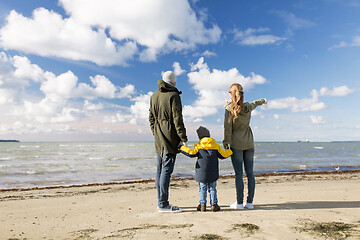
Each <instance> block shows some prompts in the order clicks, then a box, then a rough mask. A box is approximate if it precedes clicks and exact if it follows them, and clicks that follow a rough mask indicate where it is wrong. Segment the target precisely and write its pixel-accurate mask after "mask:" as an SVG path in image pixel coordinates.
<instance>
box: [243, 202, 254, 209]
mask: <svg viewBox="0 0 360 240" xmlns="http://www.w3.org/2000/svg"><path fill="white" fill-rule="evenodd" d="M244 208H247V209H254V205H253V204H252V203H246V204H245V205H244Z"/></svg>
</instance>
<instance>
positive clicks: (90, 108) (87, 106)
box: [84, 100, 104, 111]
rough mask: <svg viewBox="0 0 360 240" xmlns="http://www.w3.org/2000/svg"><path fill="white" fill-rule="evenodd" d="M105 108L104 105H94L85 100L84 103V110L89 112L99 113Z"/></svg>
mask: <svg viewBox="0 0 360 240" xmlns="http://www.w3.org/2000/svg"><path fill="white" fill-rule="evenodd" d="M103 108H104V105H103V104H102V103H98V104H94V103H91V102H89V101H88V100H85V102H84V109H85V110H88V111H97V110H102V109H103Z"/></svg>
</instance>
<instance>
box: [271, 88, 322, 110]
mask: <svg viewBox="0 0 360 240" xmlns="http://www.w3.org/2000/svg"><path fill="white" fill-rule="evenodd" d="M311 95H312V97H311V98H304V99H297V98H296V97H287V98H279V99H273V100H270V101H268V104H267V105H266V108H267V109H290V110H291V111H292V112H306V111H319V110H322V109H324V108H325V107H326V106H325V104H324V103H323V102H319V99H318V95H319V94H318V92H317V91H316V90H312V92H311Z"/></svg>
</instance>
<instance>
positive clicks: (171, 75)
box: [162, 71, 176, 87]
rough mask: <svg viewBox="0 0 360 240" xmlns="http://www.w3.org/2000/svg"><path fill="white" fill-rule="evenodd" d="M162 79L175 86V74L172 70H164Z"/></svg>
mask: <svg viewBox="0 0 360 240" xmlns="http://www.w3.org/2000/svg"><path fill="white" fill-rule="evenodd" d="M162 80H163V81H164V82H166V83H169V84H171V85H173V86H174V87H175V86H176V76H175V74H174V73H173V72H172V71H167V72H164V74H163V76H162Z"/></svg>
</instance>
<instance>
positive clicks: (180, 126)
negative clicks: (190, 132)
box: [171, 94, 188, 142]
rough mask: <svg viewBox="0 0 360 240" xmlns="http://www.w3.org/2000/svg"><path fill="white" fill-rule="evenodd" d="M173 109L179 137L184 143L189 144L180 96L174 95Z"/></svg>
mask: <svg viewBox="0 0 360 240" xmlns="http://www.w3.org/2000/svg"><path fill="white" fill-rule="evenodd" d="M171 108H172V109H171V111H172V114H173V121H174V124H175V129H176V132H177V135H178V136H179V137H180V139H181V141H182V142H187V141H188V138H187V136H186V129H185V126H184V121H183V117H182V106H181V99H180V96H179V95H178V94H176V95H174V99H173V101H172V106H171Z"/></svg>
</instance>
